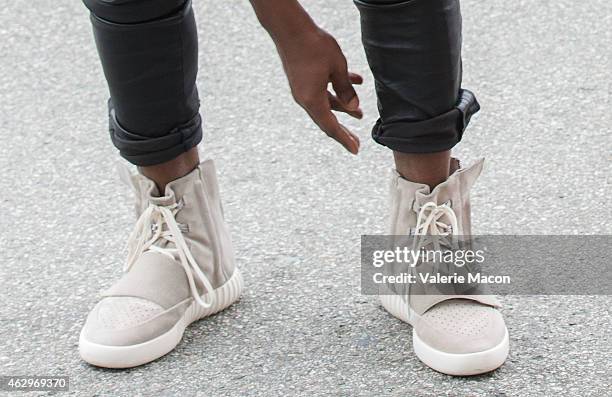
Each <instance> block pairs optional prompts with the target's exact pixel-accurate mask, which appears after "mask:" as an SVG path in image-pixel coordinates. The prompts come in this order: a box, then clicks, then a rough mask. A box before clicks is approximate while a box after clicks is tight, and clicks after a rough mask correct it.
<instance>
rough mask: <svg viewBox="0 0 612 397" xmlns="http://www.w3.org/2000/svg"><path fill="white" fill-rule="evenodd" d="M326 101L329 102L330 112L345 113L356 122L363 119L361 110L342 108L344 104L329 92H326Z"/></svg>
mask: <svg viewBox="0 0 612 397" xmlns="http://www.w3.org/2000/svg"><path fill="white" fill-rule="evenodd" d="M327 99H328V100H329V105H330V106H331V108H332V110H336V111H338V112H343V113H346V114H348V115H349V116H351V117H354V118H356V119H358V120H361V119H362V118H363V111H362V110H361V109H357V110H349V109H347V108H346V106H344V104H343V103H342V102H341V101H340V100H339V99H338V97H337V96H335V95H334V94H332V93H331V92H329V91H327Z"/></svg>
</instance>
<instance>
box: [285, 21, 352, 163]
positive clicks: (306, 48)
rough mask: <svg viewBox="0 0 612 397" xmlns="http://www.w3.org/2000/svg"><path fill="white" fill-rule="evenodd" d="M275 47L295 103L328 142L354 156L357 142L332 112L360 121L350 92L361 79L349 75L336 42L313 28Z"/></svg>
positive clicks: (328, 35) (323, 32)
mask: <svg viewBox="0 0 612 397" xmlns="http://www.w3.org/2000/svg"><path fill="white" fill-rule="evenodd" d="M276 46H277V48H278V52H279V55H280V57H281V60H282V63H283V67H284V69H285V73H286V75H287V79H288V80H289V86H290V87H291V93H292V95H293V98H294V99H295V101H296V102H297V103H298V104H299V105H300V106H301V107H302V108H304V110H306V112H307V113H308V115H309V116H310V118H311V119H312V120H313V121H314V122H315V123H316V124H317V125H318V126H319V128H320V129H321V130H322V131H323V132H325V133H326V134H327V135H328V136H329V137H330V138H333V139H335V140H336V141H338V142H339V143H340V144H342V145H343V146H344V147H345V148H346V150H348V151H349V152H351V153H353V154H357V152H358V151H359V138H358V137H357V136H356V135H355V134H353V133H352V132H351V131H349V130H348V128H346V127H345V126H344V125H342V124H341V123H340V122H339V121H338V119H337V118H336V116H335V115H334V113H333V112H332V110H335V111H339V112H343V113H346V114H348V115H350V116H352V117H354V118H356V119H361V118H362V117H363V112H362V110H361V108H360V107H359V97H358V96H357V93H356V92H355V90H354V88H353V85H354V84H357V85H358V84H362V83H363V78H362V77H361V76H360V75H358V74H356V73H351V72H349V71H348V68H347V62H346V58H345V56H344V54H343V53H342V50H341V49H340V46H339V45H338V43H337V42H336V40H335V39H334V38H333V37H332V36H331V35H330V34H329V33H327V32H325V31H324V30H322V29H320V28H316V29H314V30H306V31H304V32H303V34H299V35H297V36H296V35H294V36H293V37H291V38H290V39H289V40H276ZM330 84H331V87H332V88H333V92H332V91H330V89H329V86H330Z"/></svg>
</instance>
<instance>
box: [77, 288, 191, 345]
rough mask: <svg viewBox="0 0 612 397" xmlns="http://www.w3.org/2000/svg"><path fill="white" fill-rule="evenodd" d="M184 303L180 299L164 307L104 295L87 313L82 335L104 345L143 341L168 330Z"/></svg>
mask: <svg viewBox="0 0 612 397" xmlns="http://www.w3.org/2000/svg"><path fill="white" fill-rule="evenodd" d="M186 307H187V302H184V303H182V304H180V305H177V306H176V307H173V308H172V309H169V310H166V309H164V308H163V307H162V306H160V305H158V304H157V303H154V302H151V301H148V300H146V299H142V298H136V297H122V296H121V297H106V298H103V299H102V300H101V301H100V302H98V304H97V305H96V306H95V307H94V308H93V310H92V311H91V312H90V313H89V316H88V317H87V321H86V322H85V325H84V326H83V331H82V337H84V338H85V339H86V340H87V341H88V342H91V343H97V344H101V345H107V346H128V345H134V344H139V343H143V342H147V341H149V340H152V339H154V338H156V337H158V336H160V335H162V334H163V333H165V332H167V331H169V330H170V329H171V328H172V327H173V326H174V325H175V324H176V323H177V321H178V320H179V319H180V317H181V315H182V313H184V311H185V309H186Z"/></svg>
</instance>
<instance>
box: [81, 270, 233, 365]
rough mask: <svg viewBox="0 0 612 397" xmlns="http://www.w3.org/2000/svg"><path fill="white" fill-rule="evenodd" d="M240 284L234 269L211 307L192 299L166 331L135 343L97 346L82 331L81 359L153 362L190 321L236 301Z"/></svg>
mask: <svg viewBox="0 0 612 397" xmlns="http://www.w3.org/2000/svg"><path fill="white" fill-rule="evenodd" d="M243 285H244V282H243V280H242V275H241V274H240V272H239V271H238V269H235V270H234V274H233V275H232V277H231V278H230V279H229V280H228V281H227V282H226V283H225V284H223V285H222V286H221V287H220V288H218V289H217V290H216V300H215V304H214V305H213V306H212V307H210V308H207V309H205V308H203V307H202V306H200V305H199V304H198V303H197V302H195V301H194V302H193V303H192V304H191V305H190V306H189V307H188V308H187V310H186V311H185V313H184V314H183V317H181V319H180V320H179V321H178V322H177V323H176V324H175V325H174V327H172V328H171V329H170V330H169V331H168V332H166V333H165V334H162V335H160V336H158V337H157V338H155V339H152V340H150V341H147V342H143V343H139V344H137V345H130V346H108V345H100V344H97V343H93V342H90V341H88V340H87V339H85V337H84V336H83V333H82V332H81V335H80V337H79V353H80V354H81V358H82V359H83V360H85V361H86V362H88V363H89V364H92V365H95V366H98V367H104V368H131V367H136V366H139V365H143V364H146V363H149V362H151V361H154V360H156V359H158V358H160V357H162V356H164V355H165V354H167V353H169V352H171V351H172V350H174V348H175V347H176V346H177V345H178V344H179V342H180V341H181V339H182V338H183V333H184V332H185V329H186V328H187V327H188V326H189V325H190V324H191V323H193V322H195V321H198V320H200V319H202V318H204V317H208V316H211V315H213V314H215V313H218V312H220V311H222V310H224V309H226V308H228V307H229V306H230V305H231V304H232V303H234V302H236V301H237V300H238V299H239V298H240V294H241V293H242V288H243ZM204 298H206V294H205V295H204Z"/></svg>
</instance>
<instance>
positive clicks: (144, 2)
mask: <svg viewBox="0 0 612 397" xmlns="http://www.w3.org/2000/svg"><path fill="white" fill-rule="evenodd" d="M354 1H355V4H356V5H357V7H358V9H359V11H360V13H361V29H362V40H363V45H364V48H365V52H366V56H367V59H368V63H369V65H370V68H371V69H372V73H373V75H374V78H375V83H376V94H377V97H378V109H379V113H380V119H379V120H378V122H377V123H376V125H375V126H374V128H373V130H372V136H373V138H374V139H375V140H376V141H377V142H378V143H380V144H382V145H385V146H387V147H389V148H391V149H392V150H396V151H399V152H404V153H432V152H439V151H443V150H447V149H450V148H452V147H453V146H455V145H456V144H457V143H458V142H459V141H460V140H461V137H462V135H463V131H464V130H465V128H466V127H467V124H468V122H469V120H470V117H471V116H472V115H473V114H474V113H476V112H477V111H478V110H479V108H480V107H479V105H478V102H477V101H476V98H475V97H474V95H473V94H472V93H471V92H469V91H467V90H463V89H462V88H461V12H460V9H459V0H408V1H406V0H403V1H399V0H354ZM83 2H84V3H85V5H86V6H87V7H88V8H89V10H90V11H91V21H92V25H93V30H94V36H95V40H96V46H97V48H98V53H99V54H100V60H101V62H102V67H103V69H104V74H105V76H106V80H107V82H108V86H109V90H110V96H111V98H110V100H109V129H110V134H111V139H112V141H113V143H114V145H115V146H116V147H117V148H118V149H119V151H120V153H121V155H122V156H123V157H124V158H125V159H127V160H128V161H130V162H131V163H133V164H135V165H139V166H148V165H154V164H160V163H163V162H166V161H169V160H171V159H173V158H175V157H177V156H178V155H180V154H181V153H184V152H186V151H188V150H189V149H191V148H193V147H194V146H196V145H197V144H198V143H199V142H200V141H201V140H202V121H201V118H200V115H199V112H198V110H199V99H198V92H197V89H196V74H197V58H198V57H197V53H198V40H197V30H196V25H195V19H194V15H193V11H192V8H191V1H190V0H83Z"/></svg>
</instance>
